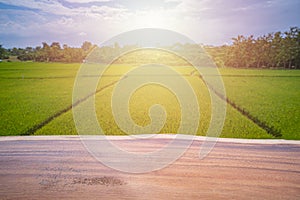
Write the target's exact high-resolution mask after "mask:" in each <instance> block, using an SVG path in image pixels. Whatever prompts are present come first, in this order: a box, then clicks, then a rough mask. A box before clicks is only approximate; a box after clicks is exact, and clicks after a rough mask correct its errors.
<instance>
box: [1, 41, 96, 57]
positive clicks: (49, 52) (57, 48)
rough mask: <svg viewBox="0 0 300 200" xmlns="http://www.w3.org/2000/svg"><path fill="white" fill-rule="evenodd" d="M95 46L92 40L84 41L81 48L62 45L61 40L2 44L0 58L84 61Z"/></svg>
mask: <svg viewBox="0 0 300 200" xmlns="http://www.w3.org/2000/svg"><path fill="white" fill-rule="evenodd" d="M94 47H95V45H92V43H91V42H87V41H86V42H84V43H83V44H82V46H81V47H80V48H75V47H69V46H68V45H66V44H64V45H63V46H62V47H61V45H60V43H59V42H52V44H51V45H49V44H47V43H46V42H43V43H42V46H37V47H35V48H33V47H26V48H16V47H14V48H12V49H4V48H3V47H2V46H0V59H9V57H10V56H16V57H17V58H18V59H19V60H21V61H29V60H30V61H36V62H82V60H83V59H84V58H85V57H86V56H87V54H88V53H89V52H90V51H91V50H92V49H93V48H94Z"/></svg>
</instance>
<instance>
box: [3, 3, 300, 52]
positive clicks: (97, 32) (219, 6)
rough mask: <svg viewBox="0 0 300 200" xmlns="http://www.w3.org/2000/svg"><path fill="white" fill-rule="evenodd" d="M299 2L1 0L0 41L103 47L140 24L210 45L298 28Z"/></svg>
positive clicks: (16, 44) (20, 44)
mask: <svg viewBox="0 0 300 200" xmlns="http://www.w3.org/2000/svg"><path fill="white" fill-rule="evenodd" d="M299 10H300V0H24V1H23V0H0V44H2V45H3V46H4V47H6V48H11V47H27V46H32V47H35V46H38V45H39V46H40V45H41V44H42V42H47V43H50V44H51V43H52V42H60V43H61V44H68V45H69V46H81V44H82V43H83V42H84V41H90V42H92V43H94V44H97V45H100V44H101V43H103V42H105V41H106V40H108V39H110V38H111V37H113V36H115V35H118V34H120V33H124V32H126V31H131V30H135V29H139V28H162V29H168V30H172V31H176V32H178V33H181V34H183V35H186V36H187V37H189V38H191V39H192V40H193V41H195V42H197V43H201V44H206V45H223V44H227V43H230V42H231V38H232V37H236V36H237V35H239V34H242V35H246V36H248V35H254V36H256V37H257V36H261V35H264V34H267V33H271V32H276V31H287V30H289V28H290V27H292V26H298V27H300V12H298V11H299Z"/></svg>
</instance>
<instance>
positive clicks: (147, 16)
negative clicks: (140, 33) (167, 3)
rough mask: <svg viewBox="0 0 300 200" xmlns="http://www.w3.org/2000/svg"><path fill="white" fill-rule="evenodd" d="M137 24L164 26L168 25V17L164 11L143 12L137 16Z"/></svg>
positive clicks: (148, 26)
mask: <svg viewBox="0 0 300 200" xmlns="http://www.w3.org/2000/svg"><path fill="white" fill-rule="evenodd" d="M135 21H136V25H137V26H138V27H143V28H164V27H168V23H167V17H166V16H165V15H164V14H163V13H162V11H149V12H143V13H141V14H140V15H137V16H136V20H135Z"/></svg>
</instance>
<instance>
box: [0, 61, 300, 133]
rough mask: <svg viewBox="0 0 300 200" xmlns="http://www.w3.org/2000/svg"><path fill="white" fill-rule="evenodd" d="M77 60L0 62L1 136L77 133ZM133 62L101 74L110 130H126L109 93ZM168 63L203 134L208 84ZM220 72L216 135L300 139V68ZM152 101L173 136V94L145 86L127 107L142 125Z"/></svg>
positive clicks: (103, 113)
mask: <svg viewBox="0 0 300 200" xmlns="http://www.w3.org/2000/svg"><path fill="white" fill-rule="evenodd" d="M80 65H81V64H78V63H75V64H64V63H35V62H12V63H6V62H5V63H4V62H3V63H0V85H1V87H0V99H1V101H0V109H1V115H0V135H1V136H7V135H9V136H11V135H71V134H77V131H76V128H75V123H74V119H73V111H74V109H77V108H80V106H84V104H85V103H87V102H81V103H79V104H78V105H76V106H77V107H75V108H72V92H73V86H74V81H75V77H76V74H77V72H78V70H79V68H80ZM97 67H98V68H99V69H100V68H102V69H104V67H105V66H102V65H98V66H97ZM136 67H137V66H135V65H126V64H113V65H111V66H110V67H109V68H108V69H107V70H106V71H104V74H103V75H104V76H103V77H101V79H99V80H100V81H99V84H98V86H97V89H98V92H97V93H96V95H95V108H96V115H97V119H98V121H99V124H100V125H101V127H102V129H103V131H104V133H105V134H107V135H124V134H126V133H124V132H123V131H122V130H121V129H120V127H118V125H117V124H116V122H115V119H114V116H113V114H112V109H111V97H112V93H113V90H114V88H115V85H116V83H117V82H118V81H120V79H121V78H122V76H123V75H124V74H126V73H127V72H128V71H130V70H132V69H133V68H136ZM172 68H173V69H174V70H175V71H177V72H178V73H179V74H181V75H182V76H183V77H184V78H185V79H186V80H187V81H188V82H189V83H190V84H191V86H192V88H193V90H194V92H195V94H196V96H197V100H198V104H199V109H200V121H199V127H198V131H197V135H206V132H207V129H208V126H209V123H210V119H211V117H212V116H211V115H212V114H211V109H212V108H211V100H210V94H209V92H208V89H207V87H206V85H205V83H204V82H203V80H202V79H201V78H200V77H199V74H198V73H197V72H196V73H195V69H194V68H193V67H191V66H183V65H180V66H172ZM219 71H220V73H221V77H222V79H223V82H224V85H225V89H226V95H227V99H221V98H220V99H219V100H220V101H227V102H228V103H227V110H226V118H225V123H224V127H223V131H222V133H221V135H220V137H229V138H253V139H258V138H283V139H300V123H299V121H300V101H299V99H300V98H299V97H300V71H299V70H264V69H257V70H249V69H232V68H220V69H219ZM157 73H158V75H159V69H158V72H157ZM161 76H163V75H161ZM87 101H88V100H87ZM154 104H160V105H162V106H163V107H164V108H165V110H166V113H167V118H166V123H165V124H164V126H163V127H162V129H161V130H160V132H159V133H176V132H177V130H178V128H179V124H180V118H181V112H180V105H179V102H178V99H177V98H176V96H175V95H174V94H172V92H170V91H169V90H167V89H166V88H164V87H162V86H159V85H155V84H148V85H145V86H143V87H141V88H139V89H138V90H136V91H135V92H134V93H133V95H132V96H131V99H130V102H129V108H128V109H129V112H130V115H131V117H132V119H133V121H134V122H135V123H136V124H138V125H140V126H146V125H148V124H149V123H151V120H150V117H149V116H148V110H149V108H150V107H151V106H152V105H154ZM87 128H88V127H87ZM87 130H88V129H87Z"/></svg>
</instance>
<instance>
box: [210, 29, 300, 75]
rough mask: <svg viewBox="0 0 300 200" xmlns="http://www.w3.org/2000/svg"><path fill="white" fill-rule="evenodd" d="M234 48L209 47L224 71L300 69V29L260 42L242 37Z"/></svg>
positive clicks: (263, 38) (237, 39) (270, 36)
mask: <svg viewBox="0 0 300 200" xmlns="http://www.w3.org/2000/svg"><path fill="white" fill-rule="evenodd" d="M232 41H233V43H232V45H223V46H220V47H206V50H207V52H208V53H209V54H210V55H211V56H212V58H213V59H214V61H215V63H216V64H217V65H218V66H221V67H224V66H225V67H228V66H229V67H236V68H288V69H292V68H295V69H300V29H299V28H298V27H291V28H290V30H289V31H285V32H276V33H269V34H267V35H263V36H260V37H257V38H254V36H253V35H250V36H248V37H246V36H243V35H239V36H237V37H236V38H232Z"/></svg>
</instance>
